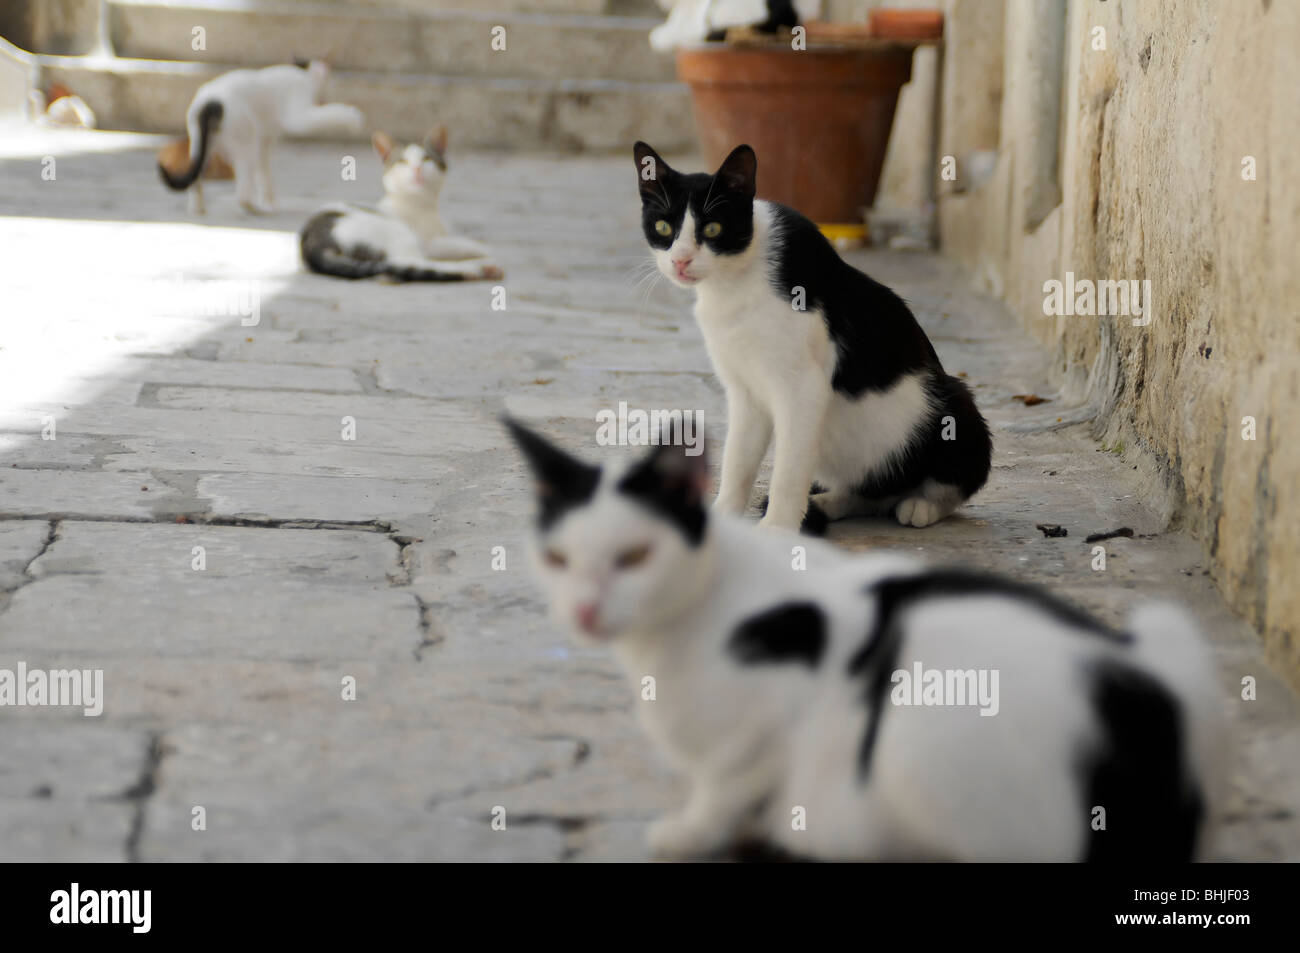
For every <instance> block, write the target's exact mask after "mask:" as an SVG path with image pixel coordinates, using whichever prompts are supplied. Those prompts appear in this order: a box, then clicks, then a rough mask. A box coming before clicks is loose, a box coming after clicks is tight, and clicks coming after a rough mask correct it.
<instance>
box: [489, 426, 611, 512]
mask: <svg viewBox="0 0 1300 953" xmlns="http://www.w3.org/2000/svg"><path fill="white" fill-rule="evenodd" d="M503 422H504V423H505V425H506V428H507V429H508V430H509V431H510V436H512V437H513V438H514V440H515V443H516V444H518V445H519V449H520V450H521V451H523V454H524V457H525V458H526V459H527V460H528V464H529V466H530V467H532V470H533V475H534V476H535V477H536V478H537V501H538V503H539V504H540V510H539V512H538V517H537V525H538V527H539V528H540V529H542V530H546V529H549V528H550V527H551V526H552V525H554V523H555V522H556V520H558V519H559V518H560V517H561V516H563V515H564V514H565V513H567V512H568V511H569V510H571V509H573V508H575V507H578V506H582V505H584V504H585V503H588V502H590V500H591V498H592V496H593V495H594V494H595V492H596V487H597V485H598V484H599V483H600V468H599V467H593V466H590V465H589V464H586V463H583V462H582V461H581V460H578V459H576V458H575V457H571V456H569V454H567V453H565V452H564V451H563V450H561V449H560V448H559V447H557V446H555V444H553V443H551V442H550V441H549V440H547V439H546V438H545V437H543V436H541V435H540V434H536V433H534V432H533V431H531V430H529V429H528V428H527V427H525V426H523V425H522V424H519V423H516V422H515V421H513V420H511V419H510V418H509V417H505V418H503Z"/></svg>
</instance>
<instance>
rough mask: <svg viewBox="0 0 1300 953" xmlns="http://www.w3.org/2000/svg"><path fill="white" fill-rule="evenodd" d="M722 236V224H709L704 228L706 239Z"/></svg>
mask: <svg viewBox="0 0 1300 953" xmlns="http://www.w3.org/2000/svg"><path fill="white" fill-rule="evenodd" d="M721 234H722V224H721V223H720V222H709V224H707V225H705V226H704V237H705V238H717V237H718V236H719V235H721Z"/></svg>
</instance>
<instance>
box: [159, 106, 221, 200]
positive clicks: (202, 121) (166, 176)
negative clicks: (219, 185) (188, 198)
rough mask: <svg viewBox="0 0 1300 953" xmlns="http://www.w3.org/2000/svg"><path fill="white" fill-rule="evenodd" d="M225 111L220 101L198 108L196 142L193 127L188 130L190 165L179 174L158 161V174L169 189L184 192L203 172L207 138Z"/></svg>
mask: <svg viewBox="0 0 1300 953" xmlns="http://www.w3.org/2000/svg"><path fill="white" fill-rule="evenodd" d="M224 112H225V110H224V108H223V107H222V105H221V103H219V102H215V101H214V102H210V103H206V104H205V105H204V106H203V108H202V109H201V110H199V115H198V120H197V122H196V123H195V125H197V127H198V142H197V143H196V142H195V141H194V132H195V130H194V129H191V130H190V167H189V168H188V169H186V170H185V171H184V172H182V173H181V174H180V175H172V174H171V173H170V172H168V171H167V167H166V166H165V165H163V164H162V162H159V163H158V174H159V175H161V176H162V180H163V181H164V182H165V183H167V187H168V188H169V189H175V190H176V191H177V192H184V191H185V190H186V189H188V188H189V187H190V186H191V185H193V184H194V181H195V180H196V179H197V178H198V177H199V175H200V174H201V173H202V172H203V165H204V163H206V162H207V161H208V139H209V138H210V137H211V135H212V131H213V130H214V129H216V127H217V126H218V125H219V124H220V122H221V116H222V114H223V113H224Z"/></svg>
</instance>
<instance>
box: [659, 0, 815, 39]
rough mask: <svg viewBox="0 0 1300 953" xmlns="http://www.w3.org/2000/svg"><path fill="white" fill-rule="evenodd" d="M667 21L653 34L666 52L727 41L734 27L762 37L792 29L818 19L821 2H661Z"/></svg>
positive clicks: (808, 0) (805, 0)
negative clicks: (727, 35) (699, 44)
mask: <svg viewBox="0 0 1300 953" xmlns="http://www.w3.org/2000/svg"><path fill="white" fill-rule="evenodd" d="M659 6H660V8H661V9H663V10H666V11H667V13H668V19H667V20H666V21H664V22H663V23H661V24H659V26H657V27H655V28H654V29H653V30H651V31H650V45H651V46H652V47H654V48H655V49H656V50H659V51H661V52H667V51H669V50H673V49H676V48H677V47H679V46H691V45H693V44H696V43H703V42H705V41H706V40H709V41H717V40H721V39H723V38H724V36H725V34H726V31H727V30H728V29H730V28H731V27H737V26H747V27H752V28H754V29H755V30H757V31H758V32H759V33H775V32H776V31H777V30H778V29H779V28H781V27H785V28H786V29H789V28H791V27H794V26H798V25H799V24H800V23H803V22H805V21H807V20H810V19H813V18H814V17H816V16H817V14H818V12H819V11H820V9H821V0H659Z"/></svg>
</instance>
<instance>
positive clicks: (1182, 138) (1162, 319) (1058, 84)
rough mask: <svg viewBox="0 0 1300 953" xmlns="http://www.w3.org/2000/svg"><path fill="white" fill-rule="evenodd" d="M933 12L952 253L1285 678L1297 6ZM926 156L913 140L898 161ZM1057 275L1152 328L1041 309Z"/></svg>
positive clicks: (1292, 450) (1299, 477)
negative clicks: (1123, 295)
mask: <svg viewBox="0 0 1300 953" xmlns="http://www.w3.org/2000/svg"><path fill="white" fill-rule="evenodd" d="M935 5H937V6H942V7H943V9H944V10H945V12H946V15H947V38H948V43H947V47H946V51H945V57H946V59H945V71H944V77H943V93H942V98H943V127H942V131H941V136H940V151H941V152H942V153H943V154H945V155H950V156H952V157H954V159H955V160H956V165H957V170H958V175H957V179H956V181H955V182H947V181H945V182H941V183H940V202H939V218H940V234H941V242H942V246H943V249H944V251H945V252H946V253H947V254H949V255H951V256H952V257H954V258H956V259H958V260H959V261H961V262H962V263H963V264H965V265H966V266H967V267H968V269H969V270H970V272H971V274H972V275H973V276H974V278H975V280H976V281H977V282H978V283H979V284H980V285H982V286H983V287H984V288H986V289H987V290H989V291H991V292H993V293H994V294H997V295H999V296H1000V297H1002V298H1003V299H1004V300H1005V301H1006V303H1007V304H1008V306H1009V307H1011V308H1012V310H1013V311H1015V312H1016V313H1017V314H1018V315H1019V316H1020V318H1021V319H1022V321H1023V322H1024V325H1025V327H1026V329H1027V331H1028V332H1029V333H1031V334H1032V335H1033V336H1034V337H1035V338H1037V339H1038V340H1039V341H1041V342H1042V343H1043V344H1045V345H1046V346H1047V347H1048V348H1049V349H1050V350H1051V352H1052V354H1053V356H1054V368H1053V374H1054V377H1055V380H1056V382H1057V383H1059V385H1060V387H1061V388H1062V395H1061V399H1062V403H1063V404H1064V405H1066V406H1071V405H1073V406H1075V407H1077V408H1078V409H1077V410H1076V411H1075V412H1074V413H1072V414H1071V413H1066V414H1065V420H1064V421H1063V423H1064V424H1069V423H1070V422H1072V421H1079V420H1085V421H1088V422H1090V425H1091V427H1092V429H1093V433H1094V435H1095V436H1096V437H1097V439H1099V440H1100V441H1101V444H1102V446H1103V447H1105V448H1107V449H1109V450H1112V451H1114V452H1117V453H1121V454H1122V455H1123V456H1124V457H1125V459H1126V460H1128V461H1129V462H1131V463H1132V464H1133V465H1134V466H1135V467H1138V468H1139V470H1140V471H1141V472H1142V473H1143V474H1144V475H1145V483H1144V485H1145V486H1146V487H1147V488H1148V490H1149V493H1150V495H1151V498H1152V499H1153V500H1154V501H1156V502H1157V503H1158V505H1159V506H1160V507H1161V509H1162V511H1163V512H1164V513H1165V514H1166V515H1167V516H1168V518H1169V521H1170V525H1171V526H1175V527H1181V528H1185V529H1187V530H1188V531H1190V532H1191V533H1192V534H1193V535H1194V536H1196V537H1197V538H1198V539H1199V540H1200V541H1201V543H1202V544H1203V546H1204V548H1205V550H1206V552H1207V554H1208V555H1209V557H1210V559H1211V565H1212V566H1213V576H1214V579H1215V581H1216V582H1217V583H1218V585H1219V587H1220V588H1221V589H1222V591H1223V592H1224V594H1225V596H1226V597H1227V598H1228V600H1229V602H1230V603H1231V604H1232V605H1233V606H1234V608H1235V609H1236V610H1237V611H1239V612H1241V613H1242V614H1243V615H1245V616H1246V617H1247V618H1248V619H1250V620H1251V621H1252V622H1253V623H1255V624H1256V625H1257V626H1258V627H1259V628H1260V629H1261V630H1262V632H1263V633H1264V637H1265V640H1266V643H1267V645H1268V648H1269V650H1270V652H1271V653H1273V655H1274V657H1275V658H1276V659H1277V660H1278V661H1279V662H1280V664H1281V665H1282V666H1283V667H1284V668H1285V669H1286V670H1287V671H1288V672H1289V673H1290V675H1291V676H1292V677H1293V678H1296V679H1300V644H1298V642H1297V636H1298V635H1300V545H1297V543H1296V539H1295V537H1293V536H1292V535H1291V533H1292V532H1293V531H1294V527H1295V526H1296V524H1297V522H1300V428H1298V427H1297V425H1296V414H1297V408H1298V407H1300V267H1297V265H1300V261H1298V253H1297V250H1296V249H1297V244H1298V242H1300V234H1298V233H1300V189H1297V188H1296V183H1297V181H1300V67H1297V63H1296V46H1297V41H1298V40H1300V4H1295V3H1286V2H1279V0H1252V2H1241V3H1226V2H1222V0H1126V2H1125V3H1123V4H1120V3H1103V2H1074V3H1069V4H1068V5H1067V4H1066V3H1064V2H1063V0H1008V2H1007V3H1005V4H1004V5H1003V4H994V3H989V2H983V0H936V4H935ZM907 123H908V117H907V115H906V114H905V112H904V110H903V109H902V105H900V115H899V119H898V121H897V123H896V127H895V129H896V132H899V131H904V132H905V131H906V129H908V128H909V127H908V125H907ZM922 147H923V143H921V142H919V141H918V140H917V139H916V138H915V136H908V135H906V134H905V135H904V136H903V137H902V138H900V139H899V141H897V142H895V143H893V145H892V146H891V161H896V162H905V163H911V162H917V161H919V159H920V156H921V153H922ZM981 159H983V160H986V161H985V163H984V164H985V166H986V168H984V169H981V168H980V165H981V162H980V160H981ZM1252 173H1253V176H1254V178H1251V177H1250V176H1251V174H1252ZM888 175H889V172H888V170H887V180H886V181H887V182H893V181H895V180H893V179H889V178H888ZM895 194H897V192H896V191H895ZM886 200H888V196H886ZM1067 272H1069V273H1073V275H1074V276H1075V278H1076V279H1078V280H1081V279H1090V280H1093V281H1099V280H1120V279H1130V280H1146V281H1149V282H1150V290H1151V302H1150V306H1151V310H1150V317H1151V320H1150V323H1149V324H1147V325H1145V326H1135V325H1134V323H1133V321H1134V320H1135V319H1134V318H1131V317H1130V316H1104V317H1101V316H1060V317H1053V316H1045V314H1044V300H1045V297H1046V295H1045V289H1044V286H1045V282H1048V281H1049V280H1053V279H1055V280H1059V281H1062V282H1064V281H1065V280H1066V276H1067ZM1144 304H1145V302H1144ZM1136 320H1145V317H1143V318H1137V319H1136ZM1252 422H1253V429H1254V438H1255V439H1253V440H1251V439H1244V438H1243V433H1245V434H1246V435H1247V436H1249V435H1250V434H1249V428H1250V427H1251V426H1252Z"/></svg>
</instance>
